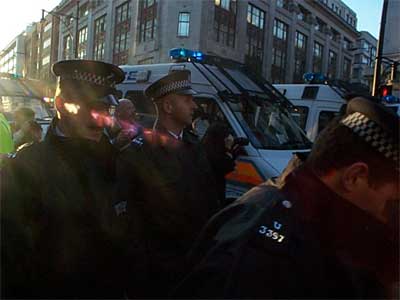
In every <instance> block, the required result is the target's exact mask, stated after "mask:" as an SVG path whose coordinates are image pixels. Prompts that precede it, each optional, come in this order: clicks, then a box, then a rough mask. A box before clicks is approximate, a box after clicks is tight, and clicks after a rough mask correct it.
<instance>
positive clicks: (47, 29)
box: [44, 22, 51, 32]
mask: <svg viewBox="0 0 400 300" xmlns="http://www.w3.org/2000/svg"><path fill="white" fill-rule="evenodd" d="M50 29H51V22H50V23H47V24H46V26H45V27H44V32H47V31H49V30H50Z"/></svg>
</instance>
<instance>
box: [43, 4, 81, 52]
mask: <svg viewBox="0 0 400 300" xmlns="http://www.w3.org/2000/svg"><path fill="white" fill-rule="evenodd" d="M45 13H47V14H49V15H52V16H55V17H58V18H59V19H60V20H61V22H63V23H64V25H65V26H66V27H67V29H68V26H69V25H68V24H66V23H65V22H64V21H63V19H62V17H67V18H70V19H74V20H75V39H74V35H73V34H72V32H71V31H70V30H69V29H68V32H69V33H70V34H71V37H72V38H73V39H74V42H75V47H74V54H75V58H78V46H79V40H78V35H79V1H76V16H73V15H65V14H61V13H56V12H52V11H47V10H44V9H42V19H41V20H40V21H41V22H43V21H44V20H45V18H44V14H45Z"/></svg>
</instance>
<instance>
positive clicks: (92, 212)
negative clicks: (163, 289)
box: [1, 60, 124, 298]
mask: <svg viewBox="0 0 400 300" xmlns="http://www.w3.org/2000/svg"><path fill="white" fill-rule="evenodd" d="M52 70H53V73H54V74H55V75H56V76H57V77H58V85H57V91H56V95H55V105H56V109H57V116H56V117H55V118H54V119H53V121H52V124H51V126H50V127H49V130H48V132H47V135H46V137H45V139H44V141H43V142H41V143H37V144H33V145H32V146H29V147H25V148H24V149H23V150H21V151H20V152H18V153H17V155H16V157H15V158H14V159H12V160H11V161H9V162H8V164H7V165H6V166H5V168H4V170H2V171H3V172H2V174H1V225H2V226H1V250H2V251H1V255H2V256H1V271H2V276H1V279H2V284H1V289H2V297H5V298H8V297H11V298H99V297H101V298H117V297H122V296H123V291H122V289H121V288H120V287H119V286H118V285H119V284H120V282H119V281H118V279H119V277H118V270H117V268H118V267H119V266H120V264H119V263H118V257H119V256H120V255H121V254H120V247H119V245H118V240H117V239H116V234H114V232H113V228H112V226H111V225H112V224H111V223H110V220H111V217H112V212H113V210H112V206H111V199H112V196H111V192H112V186H113V182H114V171H115V169H114V162H115V161H114V159H113V157H114V151H113V149H112V148H111V144H110V143H109V141H108V140H107V139H106V138H105V136H104V134H103V129H104V127H105V126H106V125H108V124H110V122H111V115H110V113H109V110H110V108H111V107H112V106H115V105H117V101H116V99H115V98H114V96H113V93H114V92H115V87H114V86H115V84H116V83H119V82H121V81H122V80H123V78H124V73H123V72H122V70H121V69H119V68H118V67H116V66H113V65H111V64H107V63H103V62H97V61H89V60H67V61H60V62H57V63H56V64H54V65H53V69H52Z"/></svg>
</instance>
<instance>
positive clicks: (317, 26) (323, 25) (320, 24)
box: [314, 18, 327, 33]
mask: <svg viewBox="0 0 400 300" xmlns="http://www.w3.org/2000/svg"><path fill="white" fill-rule="evenodd" d="M315 20H316V24H315V27H314V28H315V30H316V31H319V32H322V33H323V32H324V31H325V28H326V26H327V25H326V23H325V22H324V21H322V20H321V19H320V18H315Z"/></svg>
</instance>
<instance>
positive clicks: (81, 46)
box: [78, 27, 87, 59]
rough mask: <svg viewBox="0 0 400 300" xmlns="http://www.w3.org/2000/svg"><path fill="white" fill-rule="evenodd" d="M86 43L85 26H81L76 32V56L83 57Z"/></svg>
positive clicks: (85, 54) (84, 56)
mask: <svg viewBox="0 0 400 300" xmlns="http://www.w3.org/2000/svg"><path fill="white" fill-rule="evenodd" d="M86 45H87V27H83V28H82V29H80V30H79V32H78V58H80V59H85V58H86V56H87V53H86Z"/></svg>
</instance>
